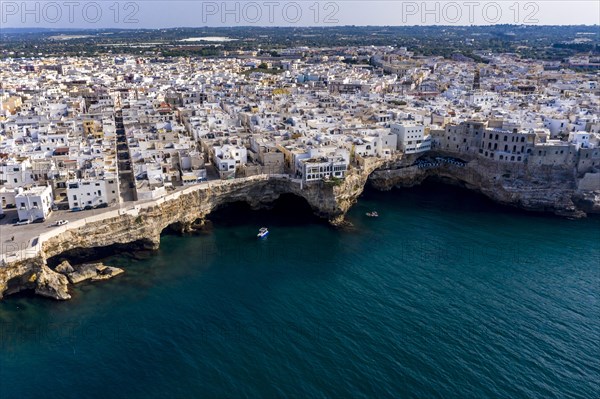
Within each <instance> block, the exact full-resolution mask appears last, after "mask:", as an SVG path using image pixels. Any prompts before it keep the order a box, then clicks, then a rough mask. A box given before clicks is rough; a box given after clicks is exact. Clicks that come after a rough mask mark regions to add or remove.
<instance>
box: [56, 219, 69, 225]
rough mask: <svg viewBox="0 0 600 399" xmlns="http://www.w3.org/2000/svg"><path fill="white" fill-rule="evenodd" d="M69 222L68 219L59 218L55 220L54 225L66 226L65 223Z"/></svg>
mask: <svg viewBox="0 0 600 399" xmlns="http://www.w3.org/2000/svg"><path fill="white" fill-rule="evenodd" d="M67 223H69V221H68V220H63V219H61V220H57V221H56V222H54V224H53V226H64V225H65V224H67Z"/></svg>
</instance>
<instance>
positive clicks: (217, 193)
mask: <svg viewBox="0 0 600 399" xmlns="http://www.w3.org/2000/svg"><path fill="white" fill-rule="evenodd" d="M364 180H366V176H365V177H364ZM363 186H364V182H363V183H362V185H361V187H360V191H362V187H363ZM334 188H335V187H333V186H330V185H326V184H324V183H321V182H319V183H313V184H308V185H305V186H301V184H300V181H298V180H292V179H289V178H288V177H285V176H270V177H269V176H255V177H251V178H246V179H236V180H232V181H226V182H215V183H212V182H211V183H210V184H204V185H201V186H196V187H190V188H188V189H185V190H183V191H181V192H177V193H174V194H170V195H168V196H166V197H165V198H163V199H160V200H157V201H152V202H149V203H145V204H140V205H137V206H133V207H131V208H128V209H125V208H124V209H120V210H118V211H108V212H106V213H103V214H101V215H98V216H93V217H89V218H87V219H85V220H82V221H77V222H74V223H70V224H69V225H67V226H66V227H64V228H57V229H55V233H54V232H53V233H49V235H48V236H44V237H42V236H40V239H39V242H40V246H39V248H38V251H37V253H35V254H33V255H32V256H31V254H30V255H29V256H28V254H25V253H23V254H20V255H16V256H14V257H13V258H12V260H11V261H8V262H6V263H4V264H3V265H0V298H2V296H3V295H8V294H12V293H15V292H18V291H20V290H27V289H32V290H38V291H40V293H41V292H42V291H44V290H46V291H48V287H47V286H46V285H44V287H42V283H43V281H41V280H38V279H37V276H38V275H39V273H40V272H41V271H42V269H43V268H45V267H46V266H45V265H46V260H47V259H49V258H51V257H54V256H57V255H60V254H63V253H66V252H69V251H77V250H78V249H94V248H103V247H109V246H115V245H116V246H119V245H123V246H124V245H129V244H132V243H135V244H136V245H137V246H142V247H145V248H148V249H156V248H158V246H159V245H160V234H161V232H162V231H163V230H164V229H166V228H167V227H171V228H175V229H177V230H179V231H181V232H185V231H188V230H191V229H192V228H193V226H194V224H195V222H197V221H198V220H202V219H204V218H205V217H206V216H207V215H208V214H209V213H210V212H211V211H213V210H214V209H216V208H218V207H219V206H221V205H223V204H225V203H230V202H237V201H243V202H247V203H249V204H250V205H251V206H252V207H255V208H260V207H263V206H266V205H268V204H271V203H272V202H273V201H275V200H276V199H277V198H279V196H280V195H282V194H285V193H292V194H295V195H298V196H300V197H303V198H305V199H306V201H307V202H308V203H309V205H310V206H311V208H312V209H313V210H314V212H315V213H316V214H317V215H319V216H321V217H324V218H328V219H330V220H331V221H332V222H334V221H335V220H337V219H338V218H340V217H341V218H343V215H344V214H345V213H346V211H347V210H348V208H349V207H350V206H351V203H352V202H353V201H354V200H355V198H354V199H351V198H350V197H351V195H350V196H348V199H344V200H343V201H340V203H338V201H337V200H336V195H339V196H342V195H344V190H343V189H339V188H338V190H334ZM359 194H360V192H357V194H356V196H358V195H359ZM340 204H341V205H340ZM50 272H52V271H51V270H50ZM61 283H62V281H58V280H57V285H56V287H57V290H58V291H60V290H61V288H59V285H60V284H61ZM57 296H64V295H61V294H57ZM59 299H66V298H59Z"/></svg>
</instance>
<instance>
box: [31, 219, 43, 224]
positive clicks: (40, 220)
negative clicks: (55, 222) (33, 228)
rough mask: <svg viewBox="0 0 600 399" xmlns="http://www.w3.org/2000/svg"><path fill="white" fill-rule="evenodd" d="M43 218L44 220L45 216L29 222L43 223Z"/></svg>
mask: <svg viewBox="0 0 600 399" xmlns="http://www.w3.org/2000/svg"><path fill="white" fill-rule="evenodd" d="M45 220H46V218H37V219H35V220H34V221H33V222H31V223H44V221H45Z"/></svg>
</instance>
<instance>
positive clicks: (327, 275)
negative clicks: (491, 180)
mask: <svg viewBox="0 0 600 399" xmlns="http://www.w3.org/2000/svg"><path fill="white" fill-rule="evenodd" d="M371 210H377V211H378V212H379V215H380V217H379V218H378V219H372V218H368V217H366V216H365V212H367V211H371ZM211 219H212V222H213V227H212V229H211V230H210V231H208V232H205V233H203V234H199V235H195V236H185V237H179V236H174V235H165V236H164V237H163V240H162V245H161V248H160V250H159V251H158V252H157V253H156V254H154V255H152V256H148V255H145V256H139V255H136V256H131V255H127V254H123V255H115V256H113V257H111V258H109V259H107V260H106V263H107V264H110V265H115V266H119V267H123V268H125V269H126V273H125V274H124V275H122V276H119V277H117V278H115V279H114V280H110V281H106V282H101V283H90V284H86V283H84V284H83V285H81V286H79V287H78V288H76V290H75V292H74V294H73V296H74V299H73V300H72V301H70V302H63V303H59V302H54V301H50V300H45V299H40V298H34V297H31V296H29V295H26V294H23V295H18V296H13V297H9V298H7V299H6V300H5V301H3V302H0V399H9V398H11V399H12V398H15V399H17V398H18V399H25V398H245V397H251V398H259V397H260V398H280V397H290V398H460V399H466V398H582V399H594V398H600V244H599V243H600V219H599V218H597V217H596V218H588V219H585V220H567V219H562V218H558V217H553V216H550V215H539V214H533V213H525V212H521V211H516V210H513V209H509V208H505V207H500V206H497V205H494V204H492V203H491V202H489V201H488V200H486V199H484V198H482V197H480V196H478V195H476V194H472V193H469V192H466V191H463V190H460V189H457V188H452V187H445V186H443V187H436V186H431V185H428V186H423V187H419V188H416V189H410V190H394V191H392V192H387V193H380V192H374V191H368V192H367V193H365V195H364V196H363V197H362V198H361V199H360V201H359V203H358V204H357V205H356V206H355V207H354V208H353V209H352V210H351V212H350V214H349V216H348V219H349V221H351V222H352V223H353V225H354V227H353V228H347V229H334V228H331V227H329V226H328V225H327V223H324V222H323V221H321V220H318V219H316V218H314V217H313V216H312V215H311V213H310V211H309V210H308V209H307V206H306V205H305V204H304V202H303V201H302V200H299V199H296V198H290V197H286V198H283V199H282V200H280V201H278V202H277V203H276V205H275V208H274V209H272V210H269V211H266V210H265V211H256V212H255V211H250V210H249V209H248V208H247V207H246V206H245V205H242V204H237V205H231V206H228V207H226V208H223V209H221V210H219V211H217V212H216V213H215V214H214V215H213V216H211ZM263 225H265V226H268V227H269V228H270V231H271V234H270V235H269V237H268V238H267V239H264V240H257V239H256V237H255V235H256V233H257V230H258V228H259V227H261V226H263Z"/></svg>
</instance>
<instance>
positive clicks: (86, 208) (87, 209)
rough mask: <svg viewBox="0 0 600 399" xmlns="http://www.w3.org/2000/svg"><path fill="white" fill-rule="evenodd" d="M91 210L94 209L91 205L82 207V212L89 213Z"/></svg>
mask: <svg viewBox="0 0 600 399" xmlns="http://www.w3.org/2000/svg"><path fill="white" fill-rule="evenodd" d="M92 209H94V207H93V206H91V205H86V206H85V207H83V210H84V211H89V210H92Z"/></svg>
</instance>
